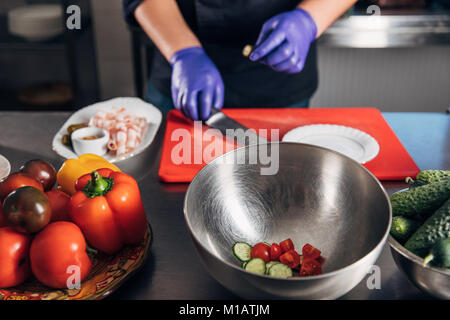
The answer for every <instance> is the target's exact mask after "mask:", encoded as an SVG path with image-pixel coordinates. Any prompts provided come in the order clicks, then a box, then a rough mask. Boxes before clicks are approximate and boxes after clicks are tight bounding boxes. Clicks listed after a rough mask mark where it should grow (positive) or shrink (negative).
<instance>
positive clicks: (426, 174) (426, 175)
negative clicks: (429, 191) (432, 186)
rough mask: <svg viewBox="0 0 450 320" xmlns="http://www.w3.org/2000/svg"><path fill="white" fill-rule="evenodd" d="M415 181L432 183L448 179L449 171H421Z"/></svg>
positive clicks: (449, 177)
mask: <svg viewBox="0 0 450 320" xmlns="http://www.w3.org/2000/svg"><path fill="white" fill-rule="evenodd" d="M416 179H417V180H420V181H423V182H427V183H432V182H439V181H442V180H444V179H450V170H423V171H420V172H419V174H418V175H417V177H416Z"/></svg>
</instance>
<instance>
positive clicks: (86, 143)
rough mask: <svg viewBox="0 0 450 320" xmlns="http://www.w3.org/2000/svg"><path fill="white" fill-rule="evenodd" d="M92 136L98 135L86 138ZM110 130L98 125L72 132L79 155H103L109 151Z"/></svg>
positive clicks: (74, 147) (73, 144) (75, 148)
mask: <svg viewBox="0 0 450 320" xmlns="http://www.w3.org/2000/svg"><path fill="white" fill-rule="evenodd" d="M90 136H98V138H97V139H92V140H85V139H84V138H86V137H90ZM108 141H109V132H108V131H106V130H103V129H100V128H96V127H86V128H81V129H78V130H75V131H74V132H73V133H72V146H73V149H74V151H75V153H76V154H77V155H79V156H80V155H82V154H85V153H93V154H96V155H99V156H103V155H104V154H106V152H107V151H108V149H107V146H108Z"/></svg>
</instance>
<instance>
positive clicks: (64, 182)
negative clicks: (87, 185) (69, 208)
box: [56, 153, 120, 195]
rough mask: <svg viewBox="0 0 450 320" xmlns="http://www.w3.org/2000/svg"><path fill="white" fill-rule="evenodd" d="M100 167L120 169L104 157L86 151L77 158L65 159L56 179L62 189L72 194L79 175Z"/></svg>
mask: <svg viewBox="0 0 450 320" xmlns="http://www.w3.org/2000/svg"><path fill="white" fill-rule="evenodd" d="M101 168H109V169H111V170H113V171H120V169H119V168H118V167H116V166H115V165H113V164H112V163H110V162H108V161H107V160H106V159H104V158H102V157H100V156H97V155H95V154H91V153H86V154H83V155H81V156H79V157H78V159H68V160H66V161H65V162H64V163H63V165H62V166H61V168H60V169H59V171H58V173H57V175H56V181H57V182H58V185H59V186H60V187H61V190H62V191H64V192H65V193H67V194H69V195H72V194H74V193H75V192H76V190H75V182H76V181H77V179H78V178H79V177H81V176H82V175H85V174H86V173H91V172H92V171H95V170H98V169H101Z"/></svg>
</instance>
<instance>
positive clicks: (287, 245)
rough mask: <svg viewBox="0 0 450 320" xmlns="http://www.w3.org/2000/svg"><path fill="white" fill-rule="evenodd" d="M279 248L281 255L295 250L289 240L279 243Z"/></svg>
mask: <svg viewBox="0 0 450 320" xmlns="http://www.w3.org/2000/svg"><path fill="white" fill-rule="evenodd" d="M280 247H281V250H283V253H284V252H288V251H289V250H294V249H295V248H294V243H293V242H292V240H291V239H290V238H289V239H286V240H284V241H281V242H280Z"/></svg>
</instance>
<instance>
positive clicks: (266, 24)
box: [123, 0, 356, 120]
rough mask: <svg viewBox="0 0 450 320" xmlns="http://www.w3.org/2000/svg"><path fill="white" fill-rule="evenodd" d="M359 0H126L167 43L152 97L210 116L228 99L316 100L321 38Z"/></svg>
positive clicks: (243, 104)
mask: <svg viewBox="0 0 450 320" xmlns="http://www.w3.org/2000/svg"><path fill="white" fill-rule="evenodd" d="M355 2H356V0H303V1H301V2H299V0H178V1H176V0H124V2H123V6H124V14H125V18H126V20H127V21H128V22H129V23H131V24H138V25H140V26H141V27H142V29H143V30H144V31H145V32H146V34H147V35H148V36H149V37H150V39H151V40H152V41H153V43H154V44H155V45H156V47H157V48H158V49H159V52H157V53H156V54H155V57H154V59H153V61H152V69H151V74H150V79H149V80H150V81H149V83H148V89H147V100H148V101H149V102H150V103H152V104H154V105H155V106H158V107H159V108H161V109H162V110H165V111H167V110H169V109H171V108H173V107H175V108H176V109H178V110H181V111H182V112H183V114H184V115H186V116H187V117H189V118H191V119H193V120H205V119H207V118H208V117H209V115H210V112H211V108H217V109H220V108H221V107H222V106H226V107H230V108H251V107H259V108H263V107H267V108H275V107H298V108H306V107H308V104H309V100H310V98H311V96H312V95H313V94H314V92H315V90H316V89H317V85H318V75H317V57H316V50H317V49H316V42H315V40H316V39H317V38H318V37H319V36H320V35H321V34H322V33H323V32H324V31H325V30H326V29H327V28H328V27H329V26H330V25H331V24H332V23H333V22H334V21H335V20H336V19H337V18H338V17H340V16H341V15H342V14H343V13H344V12H345V11H346V10H347V9H348V8H350V7H351V6H352V5H353V4H354V3H355ZM248 44H251V45H252V46H253V49H252V51H251V54H250V55H249V57H248V58H246V57H244V56H243V54H242V52H243V48H244V47H246V45H248ZM247 48H248V47H247Z"/></svg>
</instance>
